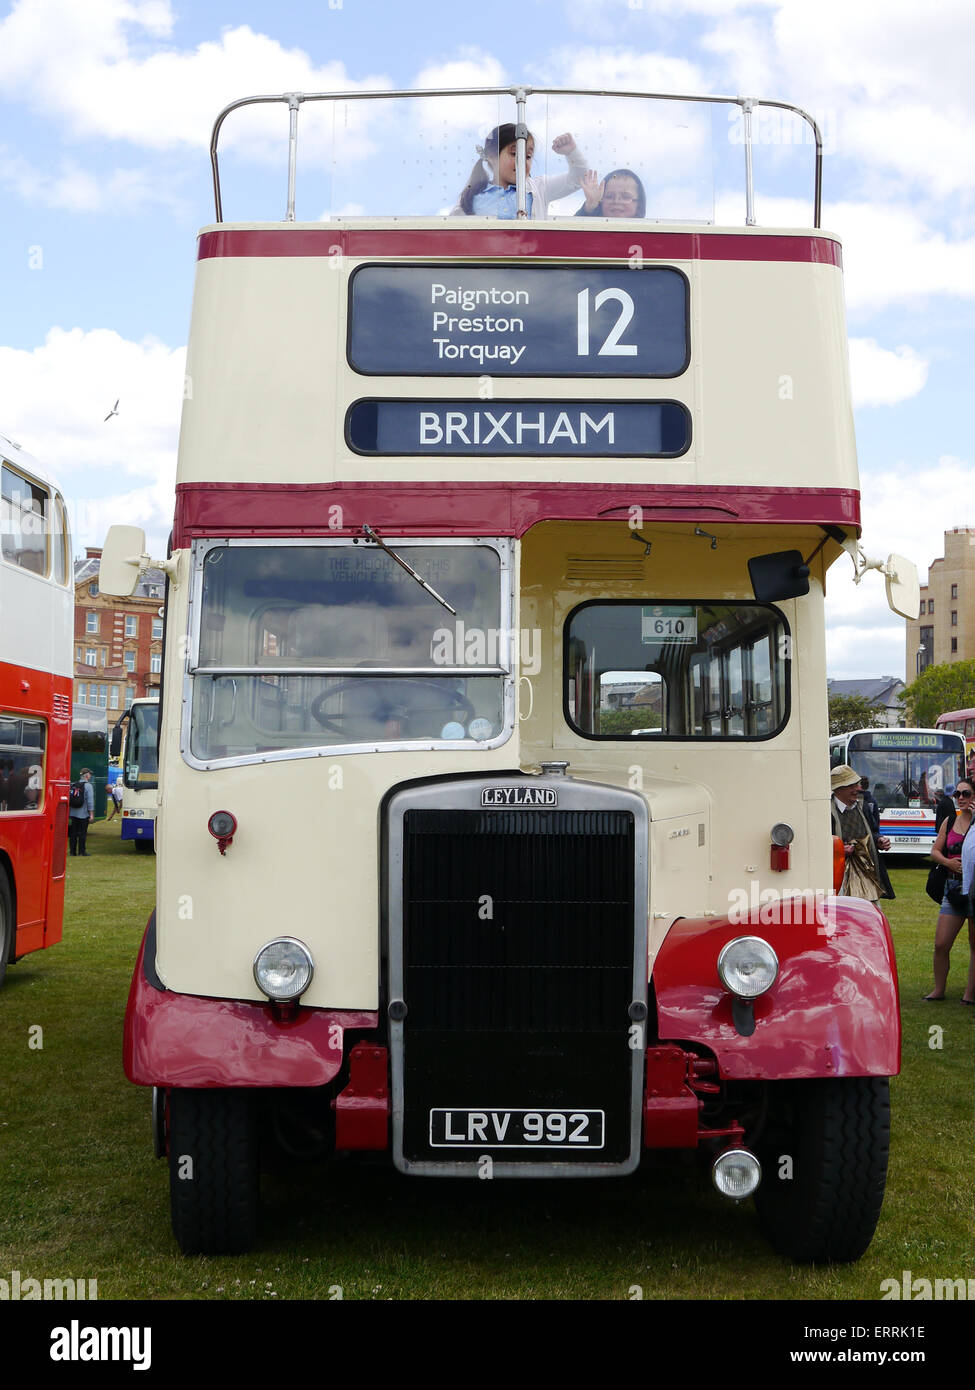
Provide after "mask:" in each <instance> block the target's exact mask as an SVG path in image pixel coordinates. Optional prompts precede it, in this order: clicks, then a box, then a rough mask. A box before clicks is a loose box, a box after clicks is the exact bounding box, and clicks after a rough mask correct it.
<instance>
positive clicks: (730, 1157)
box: [711, 1149, 762, 1202]
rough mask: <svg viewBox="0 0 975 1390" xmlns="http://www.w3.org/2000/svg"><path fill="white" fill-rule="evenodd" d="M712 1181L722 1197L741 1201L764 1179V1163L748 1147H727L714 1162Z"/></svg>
mask: <svg viewBox="0 0 975 1390" xmlns="http://www.w3.org/2000/svg"><path fill="white" fill-rule="evenodd" d="M711 1181H712V1182H713V1183H714V1185H715V1187H716V1188H717V1189H718V1191H719V1192H720V1193H721V1195H722V1197H730V1198H731V1199H732V1201H735V1202H740V1201H742V1200H743V1199H744V1198H745V1197H750V1196H751V1195H752V1193H753V1192H754V1191H755V1189H756V1187H757V1186H758V1184H759V1183H760V1182H761V1181H762V1165H761V1164H760V1163H759V1161H758V1159H757V1158H756V1157H755V1155H754V1154H753V1153H749V1151H748V1149H725V1151H724V1153H723V1154H718V1156H717V1158H716V1159H715V1160H714V1163H713V1164H712V1167H711Z"/></svg>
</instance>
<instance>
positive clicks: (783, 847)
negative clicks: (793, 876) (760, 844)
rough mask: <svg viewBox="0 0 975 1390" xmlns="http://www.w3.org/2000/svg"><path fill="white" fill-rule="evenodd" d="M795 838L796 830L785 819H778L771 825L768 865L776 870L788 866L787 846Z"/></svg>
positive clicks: (778, 870) (779, 870)
mask: <svg viewBox="0 0 975 1390" xmlns="http://www.w3.org/2000/svg"><path fill="white" fill-rule="evenodd" d="M795 838H796V832H795V831H794V830H793V828H792V826H791V825H787V824H786V823H785V821H779V822H778V823H777V824H776V825H773V826H772V852H771V859H770V867H771V868H772V869H774V870H775V871H776V872H779V873H780V872H781V871H782V870H783V869H787V868H788V867H789V846H790V845H791V844H792V841H793V840H794V839H795Z"/></svg>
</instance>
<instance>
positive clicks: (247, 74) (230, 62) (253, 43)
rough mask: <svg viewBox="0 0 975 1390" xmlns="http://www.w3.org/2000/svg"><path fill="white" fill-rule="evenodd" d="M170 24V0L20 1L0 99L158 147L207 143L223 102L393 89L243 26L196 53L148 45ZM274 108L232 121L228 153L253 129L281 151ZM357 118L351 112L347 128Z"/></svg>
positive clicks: (85, 134) (89, 132)
mask: <svg viewBox="0 0 975 1390" xmlns="http://www.w3.org/2000/svg"><path fill="white" fill-rule="evenodd" d="M172 27H173V12H172V9H171V6H170V5H169V3H168V0H155V2H154V3H148V4H133V3H128V2H127V0H86V3H85V4H84V5H81V4H78V3H77V0H19V3H18V4H16V5H15V6H14V8H13V10H12V11H11V12H10V14H9V15H8V16H7V18H6V19H4V20H2V21H0V55H2V57H0V77H2V79H3V86H4V95H5V97H7V98H8V99H9V98H10V97H19V98H20V99H21V100H23V101H24V102H26V103H28V104H29V105H30V106H31V107H32V108H34V109H35V110H37V111H38V112H39V113H41V114H42V115H43V116H45V117H46V118H48V119H50V118H52V117H53V118H56V119H57V118H60V119H62V120H64V121H67V122H68V123H69V124H70V131H71V133H72V135H73V136H75V137H81V138H97V137H106V136H107V137H108V138H110V139H113V140H128V141H131V142H133V143H136V144H139V145H143V146H148V147H149V148H152V149H156V150H164V149H172V148H178V147H180V146H193V147H200V146H206V145H207V144H208V142H209V138H210V128H211V126H212V124H213V121H214V118H215V117H216V115H217V113H218V112H219V111H220V110H221V109H222V107H224V106H225V105H227V104H228V103H229V102H231V101H234V100H236V99H237V98H239V97H241V96H246V95H248V94H251V93H263V92H276V91H277V92H285V91H305V92H316V91H317V92H321V91H346V90H350V89H353V88H357V87H363V88H370V87H388V86H389V85H390V83H389V81H388V79H386V78H384V77H381V76H375V77H367V78H365V79H364V80H363V81H361V82H353V81H352V80H351V79H350V78H349V76H348V74H347V73H346V70H345V65H344V64H343V63H342V62H340V61H338V60H335V61H333V62H330V63H325V64H323V65H320V66H319V65H316V64H315V63H314V62H313V61H312V60H311V58H310V57H309V56H308V54H307V53H305V52H304V51H303V50H302V49H299V48H292V49H287V48H285V47H284V46H283V45H282V44H280V43H279V42H278V41H277V40H276V39H272V38H269V37H267V36H266V35H264V34H257V33H255V32H254V31H253V30H252V29H251V28H249V27H248V26H247V25H240V26H238V27H237V28H233V29H226V30H224V32H223V33H222V34H221V35H220V38H219V39H217V40H210V41H207V42H204V43H200V44H198V45H197V46H196V47H195V48H194V49H185V50H180V49H177V48H172V47H169V48H160V47H159V46H158V43H153V42H150V41H158V40H160V39H163V38H165V37H166V36H167V35H168V34H169V33H170V32H171V30H172ZM274 109H275V113H276V115H277V120H276V121H275V120H271V121H269V120H268V118H267V113H266V112H265V111H264V109H263V108H259V109H258V113H257V114H250V113H248V114H245V115H242V116H240V117H238V119H237V120H236V122H231V123H229V124H228V128H227V140H226V144H227V146H229V145H231V144H233V143H234V141H235V140H236V139H239V138H240V137H241V136H242V135H244V134H245V133H249V132H251V131H256V130H263V131H264V133H265V137H266V138H268V139H270V138H272V136H271V132H272V131H278V130H280V132H281V135H280V136H279V137H278V139H277V141H276V148H277V149H278V150H279V151H281V150H283V149H284V141H285V140H286V135H287V116H286V114H282V111H281V110H279V109H277V108H274ZM284 110H286V109H284ZM360 119H361V118H360V116H359V114H358V113H356V114H355V115H354V118H353V121H354V123H355V122H356V121H358V120H360ZM279 157H280V154H279Z"/></svg>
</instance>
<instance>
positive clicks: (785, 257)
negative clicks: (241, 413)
mask: <svg viewBox="0 0 975 1390" xmlns="http://www.w3.org/2000/svg"><path fill="white" fill-rule="evenodd" d="M336 246H338V247H340V248H341V253H342V255H343V256H349V257H351V258H355V259H361V258H362V257H366V256H384V257H385V256H401V257H406V256H409V257H412V258H415V259H418V260H422V259H425V258H427V259H428V258H430V257H432V256H436V257H441V256H450V257H460V258H465V259H475V260H481V259H484V258H490V259H498V258H507V257H546V258H550V259H553V260H587V261H592V260H605V259H609V258H611V259H614V260H620V259H624V260H625V259H629V257H630V256H633V255H635V254H636V252H635V251H634V247H639V248H640V252H641V253H642V255H643V256H645V257H646V258H647V260H663V261H801V262H806V263H811V264H815V265H835V266H838V267H841V266H842V264H843V252H842V248H841V246H840V244H839V242H838V241H834V240H833V239H832V237H829V236H825V235H822V234H819V235H816V234H815V233H812V234H809V235H802V236H782V235H779V234H776V233H774V232H755V233H746V232H661V231H652V232H608V231H594V230H591V229H585V230H582V231H576V230H575V229H574V228H573V229H571V230H568V229H567V230H565V231H555V230H553V229H551V228H550V229H548V230H546V229H545V228H543V227H538V228H537V229H536V228H533V227H532V226H530V225H529V226H527V227H521V226H519V225H517V224H515V223H511V224H502V225H499V227H498V228H497V230H495V229H494V228H491V229H490V230H484V229H483V228H479V229H477V230H470V231H468V230H467V229H466V228H465V227H464V226H463V224H461V225H457V223H455V222H452V221H449V220H445V222H444V223H443V224H442V225H438V226H433V227H430V228H409V229H407V228H393V229H386V228H379V227H376V228H362V229H361V230H359V229H356V230H349V229H345V228H342V229H339V228H337V227H330V226H329V225H328V224H327V223H326V224H323V225H322V226H321V227H299V226H293V227H287V226H285V227H269V228H261V229H259V230H257V229H253V230H243V229H240V228H234V227H231V228H226V229H224V230H220V231H215V232H201V234H200V238H199V249H198V257H199V259H200V260H201V261H205V260H213V259H218V258H221V257H228V256H230V257H252V256H282V257H283V256H320V257H327V256H335V255H336V254H337V253H336V252H335V250H334V249H333V248H334V247H336Z"/></svg>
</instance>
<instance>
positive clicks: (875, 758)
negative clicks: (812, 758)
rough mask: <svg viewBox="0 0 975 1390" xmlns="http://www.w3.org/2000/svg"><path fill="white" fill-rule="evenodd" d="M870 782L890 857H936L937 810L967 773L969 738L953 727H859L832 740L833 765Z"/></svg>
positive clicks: (830, 759)
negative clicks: (933, 854)
mask: <svg viewBox="0 0 975 1390" xmlns="http://www.w3.org/2000/svg"><path fill="white" fill-rule="evenodd" d="M841 763H847V764H849V766H850V767H852V768H853V769H854V771H855V772H859V773H860V775H861V776H863V777H868V778H869V779H870V790H871V792H872V793H873V795H874V797H875V799H876V802H877V805H878V806H879V808H880V833H881V835H886V836H887V837H888V838H889V840H890V849H889V850H888V851H887V852H888V853H889V854H930V853H931V846H932V845H933V844H934V836H935V824H934V816H935V807H936V806H937V804H938V802H939V801H940V800H941V798H942V797H943V796H944V794H945V789H946V788H947V787H952V786H954V784H955V783H956V782H957V781H958V779H959V777H961V776H963V775H964V771H965V740H964V738H963V737H962V735H961V734H956V733H951V732H949V731H948V730H947V729H858V730H856V732H855V733H849V734H837V735H836V736H835V737H833V738H831V739H830V741H829V765H830V767H831V768H833V767H838V766H839V765H840V764H841Z"/></svg>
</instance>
